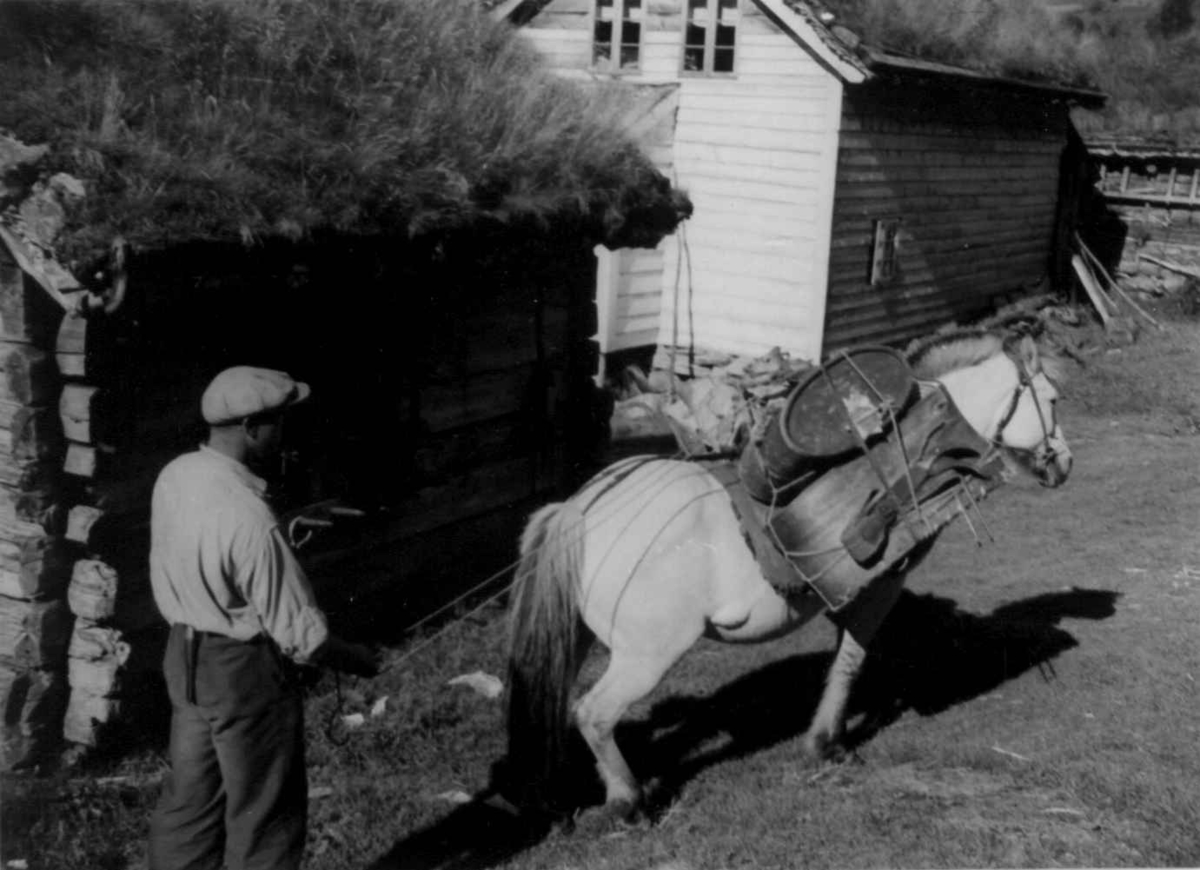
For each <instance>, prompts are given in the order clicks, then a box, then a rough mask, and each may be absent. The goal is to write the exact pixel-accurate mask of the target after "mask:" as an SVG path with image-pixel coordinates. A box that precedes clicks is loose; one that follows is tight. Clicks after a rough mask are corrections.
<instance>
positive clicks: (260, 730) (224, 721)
mask: <svg viewBox="0 0 1200 870" xmlns="http://www.w3.org/2000/svg"><path fill="white" fill-rule="evenodd" d="M288 667H289V666H288V665H287V663H286V662H285V661H284V660H283V659H282V657H281V656H280V654H279V652H278V651H277V649H276V648H275V647H273V646H272V644H271V641H269V640H267V639H266V638H265V637H262V636H260V637H258V638H255V639H254V640H251V641H248V642H247V641H237V640H233V639H231V638H226V637H222V636H220V635H213V634H207V633H204V632H192V631H189V630H188V629H186V628H185V627H184V626H180V625H176V626H173V627H172V629H171V636H170V639H169V640H168V642H167V653H166V656H165V657H164V660H163V674H164V676H165V677H166V681H167V691H168V693H169V694H170V696H171V705H172V715H171V747H170V756H171V758H170V761H171V770H170V773H169V774H168V775H167V779H166V782H165V783H164V785H163V792H162V796H161V797H160V799H159V803H158V807H157V809H156V810H155V813H154V817H153V818H152V819H151V823H150V849H149V859H150V870H210V868H211V870H220V868H222V867H227V868H228V870H260V868H263V870H266V868H270V870H287V868H298V867H299V866H300V857H301V854H302V853H303V851H304V833H305V823H306V814H307V809H308V785H307V776H306V773H305V768H304V708H303V704H302V698H301V696H300V692H299V690H298V689H297V688H296V686H295V681H294V680H292V679H290V678H289V674H288V673H287V671H288Z"/></svg>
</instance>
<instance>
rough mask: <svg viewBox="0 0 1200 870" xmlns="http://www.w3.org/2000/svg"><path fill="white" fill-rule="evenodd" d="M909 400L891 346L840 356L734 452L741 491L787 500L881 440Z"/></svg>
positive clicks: (910, 384) (904, 369) (908, 384)
mask: <svg viewBox="0 0 1200 870" xmlns="http://www.w3.org/2000/svg"><path fill="white" fill-rule="evenodd" d="M917 394H918V389H917V381H916V378H915V377H913V374H912V372H911V371H910V370H909V368H908V364H907V363H906V362H905V361H904V358H903V357H902V356H900V354H898V353H897V352H896V351H894V350H892V349H891V348H888V347H875V346H866V347H860V348H854V349H852V350H846V351H841V352H840V353H839V354H838V355H836V356H835V357H833V358H832V359H830V360H829V361H828V362H826V363H825V365H823V366H821V367H820V368H817V369H814V370H813V371H812V372H810V373H808V374H807V375H806V376H805V377H804V379H803V380H801V381H800V382H799V383H798V384H796V386H795V388H794V389H793V390H792V391H791V393H790V394H789V395H788V398H787V402H786V403H785V404H784V406H783V408H782V410H781V411H780V413H779V414H778V416H776V417H775V418H773V419H772V420H771V421H770V423H769V424H768V425H767V428H766V431H765V432H764V434H763V437H762V440H761V441H760V442H759V443H757V444H750V445H748V446H747V447H746V449H745V450H743V451H742V456H741V459H740V461H739V468H738V470H739V472H740V473H741V475H742V481H743V483H745V485H746V489H747V490H748V491H749V492H750V494H751V495H752V496H753V497H754V498H756V499H758V500H759V501H762V502H764V503H772V502H775V503H784V502H786V501H788V500H789V499H790V498H792V497H795V495H796V493H798V492H800V491H801V490H802V489H803V488H804V486H805V485H807V483H808V482H809V481H811V480H813V479H815V478H816V477H818V476H819V475H820V474H821V473H823V472H824V471H825V470H826V469H828V468H831V467H833V466H835V465H838V464H841V463H842V462H845V461H848V460H849V459H850V458H852V457H853V455H854V454H855V453H856V452H858V453H861V452H862V448H863V445H864V444H867V445H869V444H872V443H874V442H876V441H878V440H879V439H880V438H881V437H882V436H884V435H885V434H887V432H888V431H889V429H890V428H891V425H892V421H893V420H894V419H898V418H899V417H900V416H902V415H903V414H904V412H905V410H906V409H907V408H908V407H909V406H910V405H911V404H912V403H913V401H914V400H915V399H916V396H917ZM781 489H783V492H782V493H781V492H780V490H781ZM781 496H782V497H781Z"/></svg>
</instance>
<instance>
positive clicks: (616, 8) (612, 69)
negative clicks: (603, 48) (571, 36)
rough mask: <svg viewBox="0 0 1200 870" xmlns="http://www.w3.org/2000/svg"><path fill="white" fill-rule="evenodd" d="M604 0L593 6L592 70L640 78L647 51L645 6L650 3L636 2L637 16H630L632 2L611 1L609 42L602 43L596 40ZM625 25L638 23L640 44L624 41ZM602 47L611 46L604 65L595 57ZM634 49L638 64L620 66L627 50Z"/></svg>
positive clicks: (598, 0) (594, 2) (639, 0)
mask: <svg viewBox="0 0 1200 870" xmlns="http://www.w3.org/2000/svg"><path fill="white" fill-rule="evenodd" d="M601 2H602V0H592V2H591V4H590V6H591V20H590V26H591V50H592V64H591V67H590V69H592V70H593V71H594V72H601V73H607V74H610V75H638V74H640V73H641V71H642V58H643V57H644V55H645V48H646V26H645V25H646V4H647V2H648V0H633V2H636V3H637V4H638V5H637V12H638V14H637V17H633V16H627V12H628V11H629V10H630V8H631V7H630V5H629V4H630V2H631V0H609V2H610V3H611V6H612V10H613V13H612V21H611V23H610V26H611V28H612V30H611V31H610V33H609V40H608V42H607V43H602V42H600V41H598V40H597V38H596V27H597V25H598V24H600V23H601V20H602V19H601V18H600V4H601ZM626 22H628V23H631V24H636V25H637V26H638V38H637V42H625V41H624V37H625V24H626ZM599 45H608V52H609V53H608V59H607V62H606V63H604V64H603V65H602V64H601V63H600V61H599V60H598V58H597V56H596V49H597V46H599ZM630 47H632V48H635V49H636V50H637V61H636V62H635V63H634V64H633V65H631V66H625V65H624V64H623V63H621V55H622V53H623V52H624V50H625V49H626V48H630ZM614 55H615V56H616V61H617V62H616V63H615V64H614V63H613V56H614Z"/></svg>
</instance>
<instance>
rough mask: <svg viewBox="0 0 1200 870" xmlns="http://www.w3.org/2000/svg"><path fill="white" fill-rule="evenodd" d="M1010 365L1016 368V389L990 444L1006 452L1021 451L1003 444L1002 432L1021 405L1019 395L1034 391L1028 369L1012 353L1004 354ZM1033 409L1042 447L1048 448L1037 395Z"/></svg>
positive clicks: (1047, 433)
mask: <svg viewBox="0 0 1200 870" xmlns="http://www.w3.org/2000/svg"><path fill="white" fill-rule="evenodd" d="M1005 356H1007V357H1008V358H1009V359H1010V360H1012V364H1013V365H1014V366H1016V367H1017V388H1016V389H1015V390H1013V393H1012V398H1011V399H1009V402H1008V408H1007V409H1006V410H1005V412H1004V416H1003V417H1001V418H1000V425H998V426H997V427H996V434H995V435H993V436H992V443H993V444H995V445H996V446H997V447H1003V448H1005V449H1006V450H1021V449H1023V448H1019V447H1009V446H1008V445H1006V444H1005V443H1004V430H1005V428H1006V427H1007V426H1008V424H1009V423H1011V422H1012V419H1013V417H1014V416H1016V413H1017V406H1018V405H1019V404H1020V403H1021V394H1022V393H1023V392H1025V391H1026V390H1030V391H1034V386H1033V376H1031V375H1030V374H1029V369H1027V368H1026V367H1025V363H1024V362H1023V361H1022V360H1021V358H1020V357H1019V356H1016V355H1014V354H1012V353H1008V352H1006V353H1005ZM1033 407H1034V410H1036V411H1037V415H1038V423H1039V424H1040V425H1041V427H1042V445H1044V446H1047V447H1048V446H1049V443H1050V430H1049V429H1047V428H1046V416H1045V414H1043V413H1042V404H1041V402H1039V401H1038V400H1037V394H1036V392H1035V393H1034V396H1033Z"/></svg>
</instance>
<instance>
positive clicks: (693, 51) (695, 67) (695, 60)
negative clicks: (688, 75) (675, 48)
mask: <svg viewBox="0 0 1200 870" xmlns="http://www.w3.org/2000/svg"><path fill="white" fill-rule="evenodd" d="M683 69H684V71H685V72H703V71H704V49H703V48H685V49H684V50H683Z"/></svg>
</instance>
